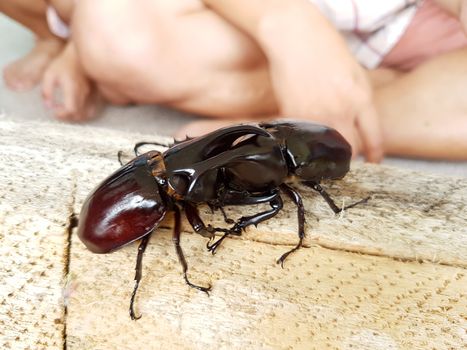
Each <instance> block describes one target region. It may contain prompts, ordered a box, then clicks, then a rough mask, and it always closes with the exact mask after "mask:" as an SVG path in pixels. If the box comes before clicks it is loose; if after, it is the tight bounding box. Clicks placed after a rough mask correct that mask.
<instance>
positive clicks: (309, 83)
mask: <svg viewBox="0 0 467 350" xmlns="http://www.w3.org/2000/svg"><path fill="white" fill-rule="evenodd" d="M203 2H204V3H205V4H206V5H207V6H209V7H210V8H211V9H212V10H214V11H216V12H217V13H218V14H220V15H221V16H223V17H224V18H226V19H227V20H228V21H230V22H231V23H232V24H234V25H235V26H237V27H238V28H240V29H242V30H243V31H245V32H246V33H248V34H249V35H250V36H251V37H252V38H253V39H254V40H255V41H256V42H257V44H258V45H259V46H260V47H261V49H262V50H263V52H264V54H265V55H266V58H267V59H268V61H269V67H270V76H271V82H272V85H273V88H274V92H275V95H276V98H277V101H278V105H279V108H280V114H281V115H282V116H284V117H288V118H293V119H297V118H298V119H307V120H310V121H311V120H315V121H317V122H320V123H322V124H325V125H328V126H331V127H334V128H335V129H337V130H339V131H340V132H341V133H342V134H343V135H344V137H345V138H346V139H347V140H348V141H349V142H350V144H351V145H352V148H353V154H354V156H356V155H358V154H359V153H363V154H364V155H365V157H366V159H367V160H368V161H371V162H378V161H380V160H381V158H382V156H383V148H382V132H381V128H380V125H379V119H378V117H377V114H376V111H375V108H374V106H373V102H372V96H371V88H370V84H369V83H368V79H367V77H366V73H365V72H364V70H363V68H362V67H360V65H359V64H358V62H357V61H356V60H355V58H354V57H353V56H352V54H351V53H350V52H349V49H348V48H347V45H346V43H345V41H344V40H343V38H342V37H341V35H340V34H339V33H338V32H337V30H336V29H335V28H334V27H333V26H332V25H331V23H329V21H328V20H327V19H326V18H325V17H324V16H323V15H322V13H321V12H320V11H319V10H318V9H317V8H316V7H315V6H314V5H313V4H312V3H311V2H310V1H308V0H289V1H281V0H262V1H260V0H223V1H215V0H203Z"/></svg>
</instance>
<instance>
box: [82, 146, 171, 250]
mask: <svg viewBox="0 0 467 350" xmlns="http://www.w3.org/2000/svg"><path fill="white" fill-rule="evenodd" d="M155 157H156V158H157V157H159V158H160V153H158V152H148V153H145V154H143V155H141V156H139V157H137V158H135V159H133V160H132V161H131V162H129V163H128V164H126V165H125V166H123V167H122V168H120V169H119V170H117V171H116V172H115V173H113V174H112V175H110V176H109V177H108V178H107V179H106V180H104V181H103V182H102V183H101V184H100V185H98V186H97V187H96V189H95V190H94V191H93V192H91V194H90V195H89V196H88V197H87V198H86V200H85V202H84V204H83V207H82V209H81V214H80V216H79V225H78V236H79V238H80V239H81V240H82V241H83V243H84V244H85V245H86V247H87V248H88V249H89V250H91V251H92V252H94V253H108V252H110V251H112V250H115V249H117V248H119V247H121V246H123V245H125V244H128V243H130V242H132V241H135V240H137V239H140V238H142V237H143V236H145V235H147V234H149V233H150V232H152V230H154V229H155V228H156V227H157V225H158V224H159V223H160V221H162V219H163V218H164V216H165V213H166V212H167V205H166V202H165V201H164V200H163V198H162V195H161V193H160V189H159V185H158V183H157V182H156V178H155V177H154V176H153V172H154V170H156V171H157V170H158V168H163V163H162V160H160V162H159V163H158V164H156V165H154V164H150V163H151V161H152V160H154V159H155ZM160 159H161V158H160ZM159 170H162V169H159Z"/></svg>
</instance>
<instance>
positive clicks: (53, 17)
mask: <svg viewBox="0 0 467 350" xmlns="http://www.w3.org/2000/svg"><path fill="white" fill-rule="evenodd" d="M45 15H46V18H47V24H48V25H49V29H50V31H51V32H52V34H54V35H56V36H58V37H59V38H62V39H68V38H69V37H70V27H69V26H68V25H67V24H66V23H65V22H63V20H62V19H61V18H60V16H59V15H58V13H57V11H56V10H55V8H53V7H52V6H49V7H47V11H46V13H45Z"/></svg>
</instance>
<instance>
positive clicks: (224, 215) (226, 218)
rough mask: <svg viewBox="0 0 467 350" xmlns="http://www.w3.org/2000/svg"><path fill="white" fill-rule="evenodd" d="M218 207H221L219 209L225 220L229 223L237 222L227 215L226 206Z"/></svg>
mask: <svg viewBox="0 0 467 350" xmlns="http://www.w3.org/2000/svg"><path fill="white" fill-rule="evenodd" d="M218 208H219V210H220V211H221V213H222V216H223V217H224V221H225V222H226V223H227V224H233V223H235V221H233V220H232V219H230V218H228V217H227V214H226V213H225V210H224V207H222V206H220V207H218Z"/></svg>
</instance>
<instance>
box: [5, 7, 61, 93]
mask: <svg viewBox="0 0 467 350" xmlns="http://www.w3.org/2000/svg"><path fill="white" fill-rule="evenodd" d="M46 8H47V3H46V2H45V1H43V0H39V1H38V0H15V1H13V0H10V1H7V0H5V1H1V2H0V11H1V12H3V13H4V14H5V15H7V16H8V17H10V18H12V19H14V20H15V21H17V22H19V23H21V24H22V25H24V26H26V27H27V28H28V29H30V30H31V31H32V32H33V33H34V34H35V35H36V43H35V46H34V48H33V49H32V50H31V52H30V53H29V54H27V55H26V56H24V57H22V58H20V59H19V60H16V61H14V62H13V63H10V64H9V65H8V66H6V67H5V69H4V71H3V77H4V79H5V83H6V85H7V86H8V87H10V88H11V89H13V90H20V91H24V90H29V89H31V88H32V87H34V86H35V85H37V83H39V81H40V79H41V78H42V75H43V73H44V71H45V69H46V68H47V66H48V64H49V63H50V61H51V60H52V59H53V58H54V57H55V56H56V55H58V53H59V52H60V51H61V49H62V47H63V41H62V40H61V39H59V38H57V37H56V36H54V35H53V34H52V33H51V32H50V30H49V27H48V25H47V21H46V15H45V13H46Z"/></svg>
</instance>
